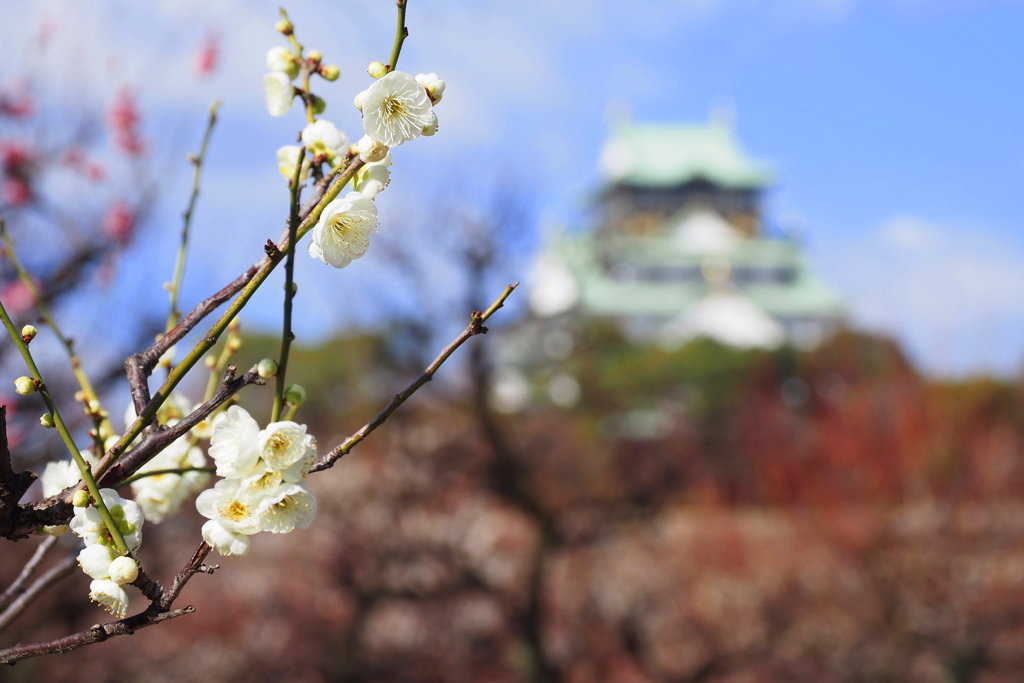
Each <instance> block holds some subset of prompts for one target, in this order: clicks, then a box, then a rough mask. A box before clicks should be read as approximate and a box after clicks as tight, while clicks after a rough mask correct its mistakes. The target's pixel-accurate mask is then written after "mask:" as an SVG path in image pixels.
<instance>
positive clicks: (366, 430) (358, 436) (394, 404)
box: [310, 282, 519, 472]
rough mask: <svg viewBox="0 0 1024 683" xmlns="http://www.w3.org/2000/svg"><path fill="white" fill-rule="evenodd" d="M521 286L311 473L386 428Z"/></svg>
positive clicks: (473, 320) (475, 320)
mask: <svg viewBox="0 0 1024 683" xmlns="http://www.w3.org/2000/svg"><path fill="white" fill-rule="evenodd" d="M518 286H519V283H518V282H517V283H515V284H513V285H509V286H507V287H505V291H504V292H503V293H502V295H501V296H499V297H498V298H497V300H495V302H494V303H493V304H491V306H490V308H488V309H487V310H486V311H484V312H483V313H481V312H480V311H473V314H472V315H471V316H470V320H469V325H468V326H467V327H466V329H465V330H463V331H462V334H460V335H459V336H458V337H456V338H455V339H454V340H452V342H451V343H450V344H448V346H446V347H445V348H444V350H443V351H441V353H440V354H439V355H438V356H437V358H435V359H434V362H432V363H431V364H430V365H428V366H427V369H426V370H424V371H423V373H422V374H421V375H420V376H419V377H417V378H416V379H415V380H413V382H412V384H410V385H409V386H407V387H406V388H405V390H404V391H402V392H401V393H399V394H395V397H394V398H393V399H391V402H390V403H388V404H387V405H386V406H385V407H384V410H382V411H380V412H379V413H377V416H376V417H375V418H373V419H372V420H370V421H369V422H367V423H366V424H365V425H363V426H362V428H360V430H359V431H357V432H356V433H355V434H353V435H352V436H350V437H348V438H347V439H345V441H344V442H342V443H341V445H339V446H338V447H337V448H335V449H334V450H332V451H331V452H330V453H328V454H327V455H325V456H324V457H323V458H321V459H320V461H319V462H317V464H316V465H314V466H313V469H312V470H310V472H320V471H322V470H326V469H330V468H331V467H333V466H334V463H335V462H337V461H338V460H340V459H341V458H342V457H344V456H345V454H346V453H348V452H349V451H351V450H352V449H353V448H355V447H356V445H357V444H358V443H359V442H360V441H362V440H363V439H365V438H366V437H367V436H368V435H369V434H370V432H372V431H373V430H375V429H376V428H377V427H380V426H381V425H382V424H384V422H385V420H387V419H388V417H390V416H391V413H393V412H395V411H396V410H398V407H399V406H400V405H402V404H403V403H405V401H406V400H407V399H408V398H409V397H410V396H412V395H413V394H415V393H416V391H417V390H418V389H419V388H420V387H422V386H423V385H424V384H426V383H427V382H429V381H430V380H432V379H434V373H435V372H437V370H438V368H440V367H441V365H442V364H443V363H444V362H445V361H446V360H448V357H449V356H451V355H452V354H453V353H455V350H456V349H457V348H459V347H460V346H462V345H463V344H464V343H465V342H466V340H467V339H469V338H470V337H475V336H476V335H478V334H486V333H487V328H486V327H484V326H483V324H484V323H485V322H486V321H487V319H488V318H490V317H491V316H492V315H494V313H495V311H497V310H498V309H499V308H501V307H502V306H504V305H505V299H507V298H508V296H509V295H510V294H511V293H512V292H513V290H515V288H516V287H518Z"/></svg>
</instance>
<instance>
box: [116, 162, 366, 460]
mask: <svg viewBox="0 0 1024 683" xmlns="http://www.w3.org/2000/svg"><path fill="white" fill-rule="evenodd" d="M364 163H365V162H363V161H362V160H361V159H360V158H359V157H358V156H357V157H355V158H354V159H353V160H352V162H351V163H350V164H349V165H348V167H347V168H346V169H345V170H344V172H342V173H341V174H340V175H338V176H337V178H336V179H335V180H334V182H333V184H332V185H331V186H330V189H328V190H327V191H326V192H325V193H324V194H323V196H322V197H321V198H320V200H319V201H318V202H317V203H316V204H315V205H314V206H313V207H312V209H310V211H309V213H308V214H306V216H305V217H304V218H303V220H302V222H301V223H300V224H299V228H298V230H297V231H296V240H300V239H302V238H303V237H304V236H305V235H306V233H308V232H309V231H310V230H312V229H313V226H314V225H316V222H317V221H318V220H320V214H321V213H322V212H323V210H324V207H326V206H327V204H329V203H330V202H331V201H333V200H334V198H335V197H337V196H338V194H339V193H340V192H341V190H342V188H344V187H345V185H346V184H348V181H349V180H350V179H351V178H352V177H353V176H354V175H355V174H356V172H357V171H359V169H360V168H362V167H363V165H364ZM318 185H319V184H318ZM287 248H288V236H287V235H285V236H284V237H282V239H281V244H275V243H274V242H272V241H271V240H267V244H266V246H265V248H264V251H265V252H266V256H265V257H264V258H263V259H261V260H260V261H258V262H257V264H256V265H255V266H254V267H255V268H256V272H255V273H254V274H253V275H252V277H251V278H249V279H248V281H247V282H245V283H244V285H243V286H242V287H241V291H240V292H239V293H238V296H237V297H235V300H234V301H233V302H232V303H231V305H230V306H229V307H228V309H227V310H226V311H225V312H224V314H223V315H222V316H221V317H220V319H219V320H218V321H217V323H216V324H215V325H214V326H213V327H212V328H211V329H210V331H209V332H207V334H206V336H205V337H203V339H201V340H200V341H199V343H198V344H196V346H195V347H194V348H193V349H192V351H190V352H189V354H188V355H187V356H186V357H185V358H184V359H183V360H182V362H181V363H180V364H178V365H177V366H176V367H175V368H174V369H173V370H171V371H170V372H169V373H168V374H167V379H166V381H164V383H163V386H161V387H160V389H159V391H157V392H156V394H155V395H154V396H153V398H152V399H151V400H150V401H149V402H148V403H147V405H146V407H145V410H142V411H138V413H139V416H138V417H137V418H136V419H135V422H133V423H132V426H131V427H130V428H129V429H128V431H126V432H125V433H124V435H123V436H122V437H121V438H120V439H118V442H117V443H116V444H114V446H113V447H112V448H111V449H110V450H109V451H107V454H106V455H105V456H104V457H103V459H102V460H101V461H100V463H99V464H98V465H97V472H98V473H100V474H102V473H103V472H105V471H106V470H107V469H108V468H109V467H110V466H111V464H112V463H113V462H114V461H115V460H116V459H117V458H118V456H120V455H121V453H123V452H124V451H125V450H126V449H127V448H128V446H129V445H130V444H131V443H132V441H134V440H135V439H136V437H138V435H139V434H141V433H142V430H143V428H145V427H146V426H147V425H149V424H150V422H152V421H153V420H154V419H155V418H156V413H157V410H159V409H160V406H161V405H163V403H164V401H166V400H167V399H168V397H169V396H170V395H171V391H172V390H173V389H174V387H176V386H177V385H178V382H180V381H181V379H182V378H183V377H184V376H185V375H186V374H188V372H189V370H191V369H192V367H193V366H194V365H195V364H196V363H197V362H198V361H199V359H200V358H202V357H203V355H204V354H205V353H206V352H207V351H209V350H210V349H211V348H212V347H213V345H214V344H216V343H217V340H218V339H219V338H220V335H221V334H223V332H224V329H225V328H226V327H227V326H228V324H229V323H230V322H231V321H232V320H234V318H235V316H236V315H238V312H239V311H241V310H242V308H244V307H245V305H246V304H247V303H249V299H251V298H252V296H253V294H255V293H256V290H257V289H259V287H260V285H262V284H263V283H264V282H265V281H266V279H267V278H268V277H269V276H270V274H271V273H272V272H273V271H274V268H276V267H277V265H278V264H279V263H280V262H281V261H282V260H283V259H284V254H285V251H286V250H287ZM250 270H251V269H250ZM243 277H245V276H244V275H243ZM239 280H242V278H239V279H238V280H236V282H238V281H239ZM233 284H234V283H233ZM211 310H212V309H211ZM189 317H191V316H189ZM189 317H186V318H185V320H182V321H181V322H180V323H179V324H178V325H177V326H176V327H175V328H174V329H173V330H171V331H170V332H168V333H167V334H166V335H164V337H163V338H162V339H161V340H160V341H158V342H157V343H156V344H154V345H153V346H151V347H150V348H149V349H147V350H146V351H144V352H143V353H142V354H139V355H140V356H141V359H140V360H139V361H138V363H139V367H138V373H136V372H133V370H132V369H131V368H129V372H128V374H129V383H130V384H131V385H132V395H133V397H134V399H135V402H136V405H138V404H139V402H140V401H139V397H138V396H136V395H135V394H136V391H143V390H144V391H147V392H148V387H146V386H145V385H146V381H145V377H147V376H148V375H149V373H151V372H152V370H153V367H154V366H155V365H156V362H157V360H158V359H159V358H160V356H161V355H163V353H164V352H165V351H166V350H167V349H168V348H170V346H171V344H173V343H174V342H175V341H177V340H178V339H181V337H183V336H184V335H185V333H187V332H188V330H184V331H183V327H184V326H185V323H186V321H188V320H189ZM200 319H202V318H201V317H200V318H199V319H196V320H195V321H194V322H192V323H191V324H192V326H193V327H194V326H195V324H196V323H198V322H199V320H200ZM188 329H191V327H189V328H188ZM133 358H134V357H133ZM129 364H133V361H132V358H129V359H128V361H126V362H125V365H126V367H127V366H129ZM139 380H141V381H139Z"/></svg>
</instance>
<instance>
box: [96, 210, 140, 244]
mask: <svg viewBox="0 0 1024 683" xmlns="http://www.w3.org/2000/svg"><path fill="white" fill-rule="evenodd" d="M102 227H103V234H104V235H106V236H107V237H108V238H109V239H111V240H113V241H115V242H118V243H120V244H127V243H128V242H129V241H131V238H132V233H133V232H134V230H135V212H134V211H132V209H131V207H130V206H128V205H127V204H125V203H124V202H116V203H115V204H113V205H111V207H110V208H109V209H107V213H106V214H105V215H104V216H103V221H102Z"/></svg>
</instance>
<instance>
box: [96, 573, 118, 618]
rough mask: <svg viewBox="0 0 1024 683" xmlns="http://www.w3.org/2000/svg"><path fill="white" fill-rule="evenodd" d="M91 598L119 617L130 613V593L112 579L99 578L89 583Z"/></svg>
mask: <svg viewBox="0 0 1024 683" xmlns="http://www.w3.org/2000/svg"><path fill="white" fill-rule="evenodd" d="M89 599H90V600H92V601H93V602H95V603H97V604H98V605H99V606H100V607H102V608H103V609H105V610H107V611H108V612H110V613H111V614H113V615H114V616H115V617H117V618H118V619H123V618H124V615H125V614H127V613H128V593H126V592H125V590H124V588H122V587H121V586H118V585H117V584H116V583H114V582H113V581H111V580H110V579H98V580H96V581H93V582H92V583H91V584H89Z"/></svg>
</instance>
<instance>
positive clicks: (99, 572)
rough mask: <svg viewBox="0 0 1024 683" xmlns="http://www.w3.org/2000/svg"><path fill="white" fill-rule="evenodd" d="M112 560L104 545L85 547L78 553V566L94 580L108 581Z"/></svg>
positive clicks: (111, 555)
mask: <svg viewBox="0 0 1024 683" xmlns="http://www.w3.org/2000/svg"><path fill="white" fill-rule="evenodd" d="M113 560H114V555H113V553H111V552H110V549H109V548H108V547H107V546H105V545H99V544H96V545H90V546H86V547H85V548H83V549H82V552H80V553H78V566H79V567H81V568H82V571H84V572H85V573H86V574H88V575H89V576H91V577H92V578H94V579H109V578H110V563H111V562H113Z"/></svg>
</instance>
